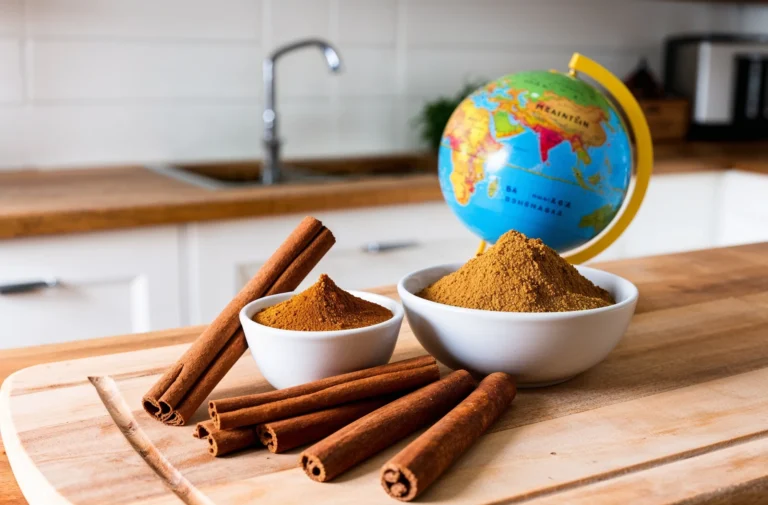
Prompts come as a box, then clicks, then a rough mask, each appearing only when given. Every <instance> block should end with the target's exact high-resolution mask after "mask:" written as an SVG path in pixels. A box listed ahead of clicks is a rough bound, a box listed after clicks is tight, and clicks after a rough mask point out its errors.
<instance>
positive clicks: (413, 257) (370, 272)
mask: <svg viewBox="0 0 768 505" xmlns="http://www.w3.org/2000/svg"><path fill="white" fill-rule="evenodd" d="M313 215H314V216H315V217H317V218H318V219H320V220H321V221H323V223H324V224H326V225H327V226H328V228H330V229H331V231H333V234H334V236H335V237H336V245H334V247H333V248H332V249H331V251H330V252H329V253H328V254H327V255H326V256H325V257H324V258H323V260H322V261H321V262H320V264H319V265H318V266H317V267H316V268H315V270H314V271H313V272H312V273H310V274H309V276H307V279H306V280H305V281H304V283H303V284H302V286H301V287H302V288H303V287H306V286H308V285H309V284H311V283H312V282H314V281H315V280H316V279H317V277H318V275H319V274H320V273H327V274H328V275H330V276H331V278H332V279H334V280H335V281H336V282H337V283H338V284H339V285H340V286H341V287H343V288H345V289H360V288H368V287H372V286H377V285H383V284H393V283H396V282H397V281H398V280H399V279H400V278H401V277H402V276H404V275H405V274H407V273H409V272H411V271H413V270H416V269H419V268H424V267H427V266H430V265H434V264H437V263H451V262H463V261H466V260H467V259H469V258H471V257H472V255H473V254H474V252H475V250H476V248H477V246H478V244H479V241H478V239H477V238H476V237H475V236H473V235H472V234H471V233H470V232H469V231H467V230H466V228H464V226H463V225H462V224H461V223H460V222H459V221H458V219H457V218H456V217H455V216H453V214H452V213H451V211H450V209H449V208H448V207H447V206H446V205H445V204H444V203H443V202H432V203H426V204H414V205H398V206H387V207H372V208H367V209H357V210H351V211H350V210H345V211H334V212H321V213H315V214H313ZM302 217H303V215H300V214H293V215H288V216H280V217H275V218H264V219H243V220H237V221H226V222H212V223H198V224H192V225H190V226H189V228H188V233H187V239H188V242H189V279H190V280H189V291H188V292H189V294H190V301H189V307H190V317H191V319H192V322H193V323H204V322H207V321H210V320H211V319H213V318H214V317H215V316H216V314H218V312H219V311H220V310H221V309H222V308H223V307H224V305H225V304H226V303H227V302H228V301H229V300H230V299H231V298H232V296H233V295H234V294H235V293H237V291H238V290H239V289H240V288H241V287H242V286H243V285H244V284H245V282H247V280H248V279H250V278H251V277H252V276H253V275H254V274H255V273H256V271H257V270H258V269H259V267H260V266H261V265H262V264H263V263H264V261H266V259H267V258H269V256H270V255H271V254H272V253H273V252H274V250H275V248H276V247H277V246H278V245H280V243H281V242H282V241H283V240H284V239H285V237H286V236H287V235H288V233H290V231H291V230H292V229H293V228H294V227H295V226H296V224H297V223H298V222H299V221H300V220H301V218H302ZM371 244H379V245H381V246H383V249H388V250H383V251H381V252H378V253H373V252H366V251H365V250H364V247H365V246H367V245H371Z"/></svg>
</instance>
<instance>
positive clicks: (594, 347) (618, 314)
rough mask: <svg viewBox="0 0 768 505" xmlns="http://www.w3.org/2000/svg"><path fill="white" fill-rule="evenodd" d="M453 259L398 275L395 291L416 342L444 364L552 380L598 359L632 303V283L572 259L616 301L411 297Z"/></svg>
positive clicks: (537, 381)
mask: <svg viewBox="0 0 768 505" xmlns="http://www.w3.org/2000/svg"><path fill="white" fill-rule="evenodd" d="M459 267H461V264H454V265H440V266H436V267H432V268H426V269H424V270H419V271H417V272H413V273H412V274H409V275H407V276H405V277H404V278H403V279H402V280H401V281H400V283H399V284H398V286H397V291H398V293H399V294H400V298H401V299H402V301H403V305H404V306H405V314H406V317H407V318H408V323H409V324H410V326H411V328H412V329H413V333H414V334H415V335H416V338H418V339H419V342H421V345H423V346H424V348H425V349H426V350H427V351H429V353H430V354H432V355H433V356H434V357H435V358H437V359H438V360H440V361H441V362H442V363H444V364H445V365H447V366H449V367H451V368H453V369H457V368H466V369H468V370H470V371H472V372H475V373H478V374H482V375H486V374H489V373H492V372H507V373H510V374H512V375H515V376H516V377H517V379H518V381H519V384H520V385H521V386H528V387H535V386H546V385H551V384H556V383H558V382H562V381H565V380H568V379H570V378H571V377H573V376H574V375H576V374H579V373H581V372H583V371H585V370H587V369H588V368H590V367H592V366H594V365H596V364H597V363H599V362H600V361H602V360H603V359H604V358H605V357H606V356H607V355H608V353H609V352H611V350H612V349H613V348H614V347H615V346H616V344H617V343H618V342H619V340H621V337H622V336H623V335H624V332H625V331H626V330H627V326H629V321H630V320H631V319H632V315H633V314H634V312H635V305H636V304H637V297H638V292H637V287H635V285H634V284H632V283H631V282H629V281H628V280H626V279H622V278H621V277H619V276H618V275H614V274H611V273H608V272H603V271H602V270H596V269H594V268H589V267H583V266H577V267H576V268H577V269H578V270H579V272H581V274H582V275H583V276H584V277H586V278H587V279H589V280H591V281H592V282H594V283H595V284H597V285H598V286H600V287H602V288H603V289H606V290H608V292H610V293H611V295H613V297H614V299H615V300H616V304H614V305H611V306H609V307H601V308H598V309H591V310H579V311H574V312H546V313H526V312H494V311H488V310H475V309H465V308H460V307H453V306H450V305H443V304H441V303H435V302H431V301H428V300H425V299H423V298H419V297H418V296H416V294H415V293H418V292H419V291H421V290H422V289H423V288H425V287H426V286H428V285H430V284H432V283H433V282H435V281H436V280H438V279H440V278H442V277H443V276H445V275H447V274H450V273H452V272H454V271H456V270H458V269H459Z"/></svg>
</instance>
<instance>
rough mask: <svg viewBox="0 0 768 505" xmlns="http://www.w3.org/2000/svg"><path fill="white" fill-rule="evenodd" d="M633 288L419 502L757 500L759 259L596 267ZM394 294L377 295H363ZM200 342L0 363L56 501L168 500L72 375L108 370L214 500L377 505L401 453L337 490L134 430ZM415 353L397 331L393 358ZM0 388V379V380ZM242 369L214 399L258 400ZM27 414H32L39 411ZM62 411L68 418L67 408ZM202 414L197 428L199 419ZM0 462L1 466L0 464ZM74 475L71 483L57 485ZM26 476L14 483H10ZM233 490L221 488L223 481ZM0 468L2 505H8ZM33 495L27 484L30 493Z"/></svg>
mask: <svg viewBox="0 0 768 505" xmlns="http://www.w3.org/2000/svg"><path fill="white" fill-rule="evenodd" d="M601 267H602V268H604V269H606V270H609V271H612V272H615V273H617V274H619V275H622V276H625V277H627V278H629V279H630V280H632V281H633V282H635V283H636V284H637V285H638V287H639V289H640V293H641V295H640V303H639V305H638V310H637V314H636V316H635V318H634V319H633V322H632V325H631V326H630V329H629V331H628V333H627V335H626V337H625V339H624V340H623V341H622V342H621V344H620V345H619V346H618V347H617V349H616V350H615V351H614V352H612V353H611V354H610V356H609V357H608V359H607V360H606V361H605V362H603V363H602V364H600V365H598V366H597V367H595V368H594V369H592V370H590V371H588V372H586V373H584V374H582V375H581V376H578V377H576V378H575V379H573V380H571V381H569V382H566V383H564V384H561V385H558V386H555V387H551V388H544V389H537V390H523V391H521V392H520V394H519V396H518V398H517V399H516V400H515V403H514V404H513V407H512V408H511V409H510V411H509V412H508V413H507V414H506V415H505V416H503V417H502V419H501V420H500V421H499V422H498V423H497V424H496V425H494V427H493V428H492V430H491V433H490V434H488V435H486V436H485V437H483V438H482V439H481V441H480V443H479V444H478V445H477V446H476V447H474V448H473V449H472V450H470V451H469V452H468V453H467V454H466V455H465V456H464V457H463V458H462V459H461V460H460V461H459V462H458V463H457V465H456V466H455V467H453V468H452V469H451V470H450V473H449V476H450V477H451V478H446V479H442V480H441V481H440V482H438V483H437V484H436V485H435V486H434V487H433V488H432V489H430V490H429V491H428V492H427V493H426V494H425V496H424V497H423V500H424V501H426V502H430V503H431V502H442V501H450V502H452V503H531V504H537V505H543V504H554V503H569V504H570V503H575V504H594V503H598V504H599V503H633V504H635V503H641V504H642V503H649V504H662V503H663V504H672V503H687V504H700V503H761V500H764V498H765V496H766V495H765V493H767V492H768V424H766V419H768V396H766V395H765V392H764V391H765V386H764V385H765V384H766V381H768V338H766V337H768V244H756V245H750V246H741V247H733V248H725V249H713V250H707V251H697V252H690V253H685V254H678V255H669V256H659V257H654V258H640V259H634V260H624V261H619V262H612V263H604V264H602V265H601ZM377 291H379V292H384V293H385V294H389V295H394V290H393V289H391V288H385V289H383V290H377ZM199 331H200V328H187V329H181V330H174V331H166V332H161V333H150V334H146V335H136V336H127V337H117V338H114V339H102V340H97V341H90V342H83V343H79V344H62V345H57V346H47V347H41V348H35V349H29V350H17V351H5V352H0V374H3V375H6V374H8V373H10V372H11V371H12V370H13V369H15V368H21V367H24V366H28V365H29V364H32V363H35V362H45V361H50V360H52V359H58V360H71V359H73V358H77V357H80V356H95V355H97V354H101V353H105V352H117V351H128V350H130V349H143V350H140V351H135V352H131V353H127V354H120V355H115V356H110V357H104V358H93V357H91V358H87V359H84V360H81V361H76V362H72V361H66V362H59V363H55V364H51V365H47V366H45V367H38V368H35V369H32V370H29V371H25V372H22V374H19V375H16V376H15V377H14V378H13V380H12V382H10V383H9V384H10V386H9V385H8V384H5V385H4V386H3V390H4V391H12V393H11V394H12V396H10V402H11V407H12V412H13V421H14V423H15V424H16V425H17V426H23V429H21V430H20V433H19V434H18V438H19V440H20V442H21V443H22V444H23V447H24V450H25V451H26V453H27V454H29V455H30V457H32V459H33V460H35V461H36V464H37V467H38V468H39V469H40V470H41V471H42V472H43V473H44V474H45V475H46V478H47V479H48V481H49V482H50V483H51V484H53V485H54V486H55V487H56V488H57V489H58V491H59V493H60V495H59V496H60V497H63V498H64V499H66V501H60V502H51V503H78V504H80V503H126V504H127V503H148V504H165V503H179V502H178V501H177V499H176V498H175V497H174V496H173V495H171V494H170V493H169V491H168V490H167V489H166V488H165V487H164V486H163V485H162V484H161V483H160V481H159V479H158V478H157V477H156V476H155V475H154V474H153V473H152V472H151V471H149V470H148V468H147V467H146V466H145V465H143V464H142V461H141V459H140V457H139V456H138V455H137V454H136V453H135V452H134V451H133V450H132V449H131V447H130V446H129V445H128V444H127V443H126V441H125V439H124V438H123V437H122V435H121V434H120V432H119V430H117V429H116V428H115V426H114V425H113V424H112V422H111V419H110V417H109V416H108V415H107V414H106V411H105V409H104V405H103V404H102V403H101V401H100V400H99V398H98V396H97V395H96V393H95V391H94V389H93V387H92V386H91V385H90V384H89V383H88V382H87V380H86V379H85V377H86V376H87V375H90V374H99V373H108V374H110V375H111V376H112V377H114V379H115V380H116V382H117V384H118V387H119V389H120V392H121V393H122V395H123V397H124V398H125V400H126V401H127V402H128V404H129V405H130V406H131V407H132V408H133V414H134V416H135V417H136V420H137V422H138V424H139V426H140V427H141V428H143V430H144V431H145V432H146V434H147V435H148V436H149V438H150V439H151V440H152V441H153V442H154V443H155V444H156V445H157V447H159V448H161V449H162V450H163V452H164V454H165V455H166V457H167V458H168V459H169V461H171V463H173V464H174V466H175V467H176V468H178V469H179V470H180V471H181V472H182V474H184V476H185V477H186V478H187V479H188V480H189V481H190V482H191V483H192V484H193V485H194V486H196V488H197V489H198V490H200V491H201V492H202V493H203V494H204V495H206V496H207V497H208V498H211V499H212V500H213V501H214V502H216V503H249V502H253V501H254V500H257V499H258V501H259V502H260V503H261V502H268V503H301V502H306V498H307V497H308V496H312V498H313V502H315V503H326V502H327V503H342V504H343V503H359V502H360V497H361V496H364V497H365V501H366V502H375V503H394V502H393V501H391V499H390V498H388V497H386V496H385V494H384V493H383V491H381V489H379V488H378V473H377V470H378V468H379V466H380V465H381V464H382V462H383V461H386V460H387V459H388V458H389V457H391V456H392V455H393V454H394V453H395V451H397V450H398V449H399V448H401V447H402V446H403V444H404V443H405V442H407V441H404V442H403V443H401V444H398V445H397V446H396V447H393V448H391V449H390V450H387V451H385V452H384V453H383V454H381V455H379V456H377V457H375V458H373V459H372V460H370V461H368V462H366V463H364V464H362V465H361V466H360V467H358V468H356V469H354V470H353V471H351V472H350V473H349V474H347V475H345V476H342V477H341V478H340V479H339V482H338V483H336V484H328V485H324V484H318V483H314V482H311V481H309V479H307V478H306V477H305V476H304V475H303V474H302V473H301V471H300V470H298V469H295V468H294V465H295V463H296V461H295V459H296V455H295V454H293V453H289V454H287V455H271V454H269V455H267V454H266V451H260V450H254V451H250V452H248V453H244V454H241V455H238V456H235V457H231V458H223V459H218V460H213V459H211V458H210V457H209V456H208V454H207V453H206V450H205V447H203V446H201V445H200V443H199V441H195V440H194V439H192V437H191V435H190V433H191V429H192V428H191V427H184V428H171V427H166V426H163V425H161V424H160V423H157V422H154V421H152V420H150V419H149V418H148V417H147V416H146V415H144V413H143V411H142V410H141V408H140V406H139V398H140V396H141V394H142V393H143V392H144V390H145V389H146V388H147V387H148V385H149V384H151V383H152V381H154V380H155V379H156V377H157V375H158V374H159V373H160V372H161V371H162V368H163V367H164V366H165V365H166V364H167V363H170V362H172V361H173V360H174V359H175V358H176V357H177V356H178V355H179V353H181V352H182V350H183V349H184V347H185V345H184V344H179V345H171V346H170V347H163V348H159V349H153V347H155V346H157V345H163V344H178V343H179V342H185V341H187V340H190V339H192V338H194V336H195V335H196V334H198V333H199ZM422 352H423V350H422V349H421V348H420V347H419V346H418V344H417V343H416V342H415V340H414V339H413V337H412V335H410V332H409V330H408V329H407V328H404V330H403V333H402V336H401V339H400V341H399V343H398V348H397V350H396V357H395V359H399V358H406V357H410V356H413V355H417V354H419V353H422ZM3 375H0V377H2V376H3ZM267 387H268V386H267V385H266V384H265V383H264V381H263V379H261V377H260V376H259V374H258V372H257V370H256V368H255V365H254V364H253V362H252V360H251V358H250V356H247V355H246V356H245V357H244V358H243V359H242V360H241V361H240V362H239V363H238V364H237V365H236V367H235V369H233V371H232V373H230V375H229V376H227V378H226V379H225V381H224V382H223V383H222V384H221V385H220V386H219V387H218V388H217V390H216V391H214V393H213V395H214V396H229V395H233V394H240V393H243V392H246V391H254V390H261V389H266V388H267ZM40 405H43V406H45V413H44V414H41V413H40ZM73 405H76V406H77V408H76V409H75V410H76V412H75V411H73V408H72V407H73ZM202 414H203V413H202V412H201V413H200V417H202ZM6 464H7V463H6V462H3V465H6ZM73 469H74V470H73ZM25 477H26V476H25ZM235 481H236V482H237V484H236V485H233V484H232V483H233V482H235ZM10 484H11V482H10V478H9V473H8V471H7V466H5V467H3V468H0V498H2V499H5V500H6V501H2V503H14V504H15V503H24V501H23V500H22V498H21V497H20V495H19V494H18V491H17V490H16V489H15V488H13V487H11V485H10ZM39 487H40V488H41V489H42V488H44V487H45V486H43V485H40V486H39Z"/></svg>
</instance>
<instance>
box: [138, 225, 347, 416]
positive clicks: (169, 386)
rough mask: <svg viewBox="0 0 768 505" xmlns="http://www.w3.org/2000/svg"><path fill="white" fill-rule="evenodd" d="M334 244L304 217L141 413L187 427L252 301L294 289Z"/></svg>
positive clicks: (227, 362) (226, 361) (230, 360)
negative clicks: (245, 309) (242, 310)
mask: <svg viewBox="0 0 768 505" xmlns="http://www.w3.org/2000/svg"><path fill="white" fill-rule="evenodd" d="M334 243H335V239H334V237H333V234H332V233H331V232H330V230H328V229H327V228H326V227H325V226H323V223H321V222H320V221H318V220H317V219H315V218H313V217H306V218H304V220H302V221H301V223H299V226H297V227H296V229H295V230H294V231H293V232H292V233H291V234H290V235H289V236H288V238H287V239H286V240H285V242H283V244H282V245H281V246H280V247H279V248H278V249H277V251H275V253H274V254H273V255H272V257H270V258H269V259H268V260H267V262H266V263H265V264H264V266H262V267H261V269H260V270H259V271H258V272H257V273H256V275H255V276H254V277H253V279H251V280H250V281H249V282H248V283H247V284H246V285H245V287H244V288H243V289H242V290H241V291H240V292H239V293H238V294H237V296H235V297H234V298H233V299H232V301H230V302H229V303H228V304H227V306H226V307H225V308H224V310H223V311H221V314H219V315H218V316H217V317H216V319H214V321H213V322H212V323H211V324H210V325H209V326H208V327H207V328H206V329H205V330H204V331H203V333H202V334H200V336H199V337H198V338H197V339H196V340H195V342H194V343H193V344H192V345H191V346H190V348H189V349H188V350H187V351H186V352H185V353H184V355H182V356H181V358H179V360H178V361H177V362H176V363H175V364H174V365H172V366H171V367H170V368H168V370H166V372H165V373H164V374H163V376H162V377H160V380H158V381H157V383H156V384H155V385H154V386H153V387H152V389H150V390H149V391H148V392H147V394H146V395H144V398H143V402H142V403H143V406H144V410H146V411H147V413H149V414H150V415H152V416H153V417H155V418H156V419H158V420H160V421H162V422H164V423H166V424H170V425H175V426H180V425H183V424H186V422H187V421H189V419H190V418H191V417H192V415H193V414H194V413H195V411H196V410H197V408H198V407H199V406H200V405H201V404H202V403H203V402H204V401H205V399H206V398H207V397H208V395H209V394H210V393H211V391H213V388H214V387H216V385H217V384H218V383H219V382H220V381H221V379H222V378H224V375H226V373H227V372H228V371H229V370H230V369H231V368H232V366H233V365H234V364H235V362H236V361H237V360H238V359H240V356H242V355H243V353H244V352H245V350H246V348H247V347H248V344H247V343H246V340H245V334H244V333H243V329H242V327H241V326H240V320H239V318H238V316H239V313H240V310H241V309H242V308H243V307H244V306H245V305H246V304H248V303H250V302H251V301H253V300H256V299H257V298H261V297H263V296H267V295H273V294H277V293H284V292H286V291H293V290H295V289H296V288H297V287H298V286H299V284H300V283H301V281H303V280H304V278H305V277H306V276H307V274H309V272H310V271H311V270H312V269H313V268H314V267H315V265H317V263H318V262H319V261H320V259H321V258H322V257H323V256H324V255H325V253H327V252H328V250H330V248H331V247H332V246H333V244H334Z"/></svg>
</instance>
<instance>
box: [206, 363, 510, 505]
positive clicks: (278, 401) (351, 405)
mask: <svg viewBox="0 0 768 505" xmlns="http://www.w3.org/2000/svg"><path fill="white" fill-rule="evenodd" d="M439 377H440V373H439V370H438V367H437V363H436V361H435V359H434V358H433V357H431V356H424V357H420V358H413V359H409V360H405V361H400V362H396V363H390V364H388V365H383V366H379V367H374V368H369V369H365V370H360V371H357V372H352V373H348V374H344V375H339V376H336V377H329V378H327V379H322V380H319V381H315V382H310V383H307V384H303V385H300V386H295V387H292V388H287V389H282V390H277V391H271V392H268V393H260V394H253V395H246V396H240V397H235V398H227V399H222V400H214V401H211V402H209V405H208V411H209V413H210V415H211V419H210V420H208V421H205V422H202V423H200V424H198V425H197V428H196V431H195V433H194V436H195V437H197V438H201V439H205V440H207V441H208V451H209V452H210V453H211V454H212V455H214V456H223V455H225V454H229V453H231V452H234V451H238V450H242V449H246V448H251V447H260V446H266V447H267V449H268V450H269V451H271V452H273V453H281V452H285V451H288V450H290V449H294V448H296V447H299V446H302V445H306V444H309V443H311V442H315V441H318V440H319V442H317V443H315V445H313V446H311V447H309V448H307V449H305V450H304V451H303V452H302V453H301V456H300V461H299V464H300V466H301V467H302V468H303V469H304V471H305V473H306V474H307V475H308V476H309V477H310V478H311V479H313V480H316V481H319V482H325V481H329V480H331V479H333V478H335V477H336V476H338V475H340V474H341V473H343V472H345V471H347V470H348V469H350V468H352V467H353V466H354V465H356V464H357V463H359V462H361V461H364V460H366V459H368V458H369V457H371V456H373V455H374V454H376V453H378V452H380V451H381V450H383V449H385V448H387V447H390V446H391V445H393V444H394V443H396V442H397V441H399V440H401V439H403V438H404V437H406V436H408V435H410V434H411V433H413V432H415V431H416V430H418V429H420V428H422V427H424V426H427V425H429V424H432V423H434V422H435V421H437V423H436V424H434V426H432V427H431V428H430V429H429V430H427V431H426V432H425V433H424V434H423V435H422V436H420V437H419V438H417V439H416V440H415V441H413V442H412V443H411V444H410V445H408V446H407V447H406V448H405V449H404V450H403V451H401V452H400V453H399V454H398V455H397V456H395V457H394V458H392V459H391V460H390V461H389V462H388V463H387V464H386V465H384V467H383V468H382V470H381V483H382V486H383V487H384V490H385V491H386V492H387V493H388V494H389V495H390V496H392V497H393V498H396V499H398V500H402V501H409V500H412V499H413V498H415V497H416V496H418V495H419V494H420V493H422V492H423V491H424V490H425V489H426V488H427V487H429V486H430V485H431V484H432V483H433V482H434V481H435V480H437V478H438V477H439V476H440V475H441V474H442V473H444V472H445V470H447V469H448V467H449V466H450V465H451V464H452V463H453V462H454V461H455V460H456V459H458V457H459V456H461V454H463V453H464V452H465V451H466V450H467V449H469V447H470V446H471V445H472V444H473V443H474V442H475V441H476V440H477V439H478V438H479V437H480V436H481V435H482V434H483V433H484V432H485V431H486V430H487V429H488V428H489V427H490V425H491V424H493V422H494V421H495V420H496V419H497V418H498V417H499V416H500V415H501V414H503V413H504V411H505V410H506V409H507V407H508V406H509V404H510V403H511V401H512V399H513V398H514V396H515V392H516V388H515V382H514V379H513V378H512V377H511V376H509V375H507V374H503V373H496V374H492V375H490V376H488V377H486V378H485V379H484V380H483V381H482V382H481V383H480V384H479V386H478V385H477V384H476V382H475V380H474V379H473V378H472V376H471V375H470V374H469V373H468V372H467V371H465V370H458V371H456V372H453V373H451V374H449V375H448V376H446V377H444V378H443V379H439ZM457 404H458V405H457ZM438 420H439V421H438Z"/></svg>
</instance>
